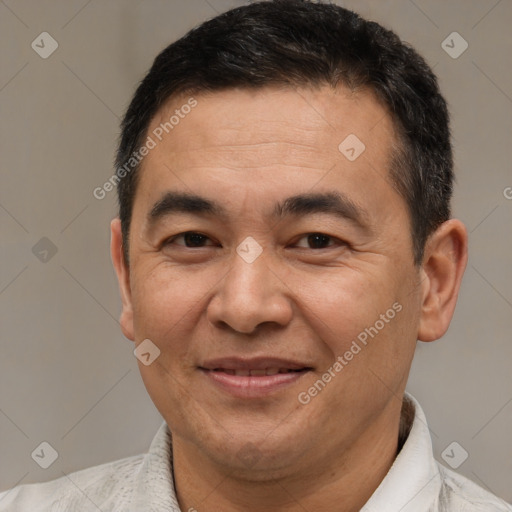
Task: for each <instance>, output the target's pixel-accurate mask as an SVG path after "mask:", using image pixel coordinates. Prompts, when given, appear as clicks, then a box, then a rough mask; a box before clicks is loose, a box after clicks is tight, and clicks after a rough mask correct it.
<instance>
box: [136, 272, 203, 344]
mask: <svg viewBox="0 0 512 512" xmlns="http://www.w3.org/2000/svg"><path fill="white" fill-rule="evenodd" d="M211 286H213V280H212V282H210V280H209V279H208V278H207V276H205V274H204V273H202V272H193V271H183V269H178V268H176V267H174V268H173V267H170V266H169V267H166V266H164V265H159V266H157V268H155V269H152V270H151V271H145V272H144V271H141V272H140V273H139V274H138V276H137V277H136V279H135V281H134V286H133V288H132V301H133V311H134V328H135V336H136V339H144V338H150V339H155V342H158V341H160V342H162V341H164V340H165V342H166V343H168V342H169V340H172V339H173V336H172V333H173V331H175V330H176V329H182V328H183V325H186V324H187V323H188V322H190V319H191V318H192V317H194V315H195V310H196V309H197V307H198V304H200V302H201V298H202V297H204V296H205V294H207V292H208V290H209V289H210V288H211Z"/></svg>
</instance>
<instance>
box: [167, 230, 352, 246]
mask: <svg viewBox="0 0 512 512" xmlns="http://www.w3.org/2000/svg"><path fill="white" fill-rule="evenodd" d="M186 235H199V236H201V237H204V238H206V239H210V238H209V237H208V236H207V235H204V234H203V233H200V232H198V231H185V232H183V233H179V234H177V235H174V236H173V237H171V238H168V239H167V240H165V241H164V243H163V246H167V245H173V242H174V241H175V240H176V239H178V238H180V237H185V236H186ZM310 236H319V237H323V238H327V239H329V240H331V241H334V242H335V243H334V244H333V245H330V246H328V247H321V248H320V249H330V248H332V247H335V246H336V245H338V246H346V245H348V244H347V243H346V242H344V241H343V240H340V239H339V238H336V237H333V236H331V235H326V234H324V233H319V232H312V233H306V234H304V235H302V236H301V237H300V238H299V239H298V240H302V239H303V238H305V237H308V238H309V237H310ZM210 240H211V239H210ZM184 247H185V248H186V249H202V248H203V247H204V246H198V247H187V246H186V245H185V246H184ZM302 249H304V247H302ZM309 249H311V250H320V249H318V248H316V249H315V248H311V247H309Z"/></svg>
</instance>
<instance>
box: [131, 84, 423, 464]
mask: <svg viewBox="0 0 512 512" xmlns="http://www.w3.org/2000/svg"><path fill="white" fill-rule="evenodd" d="M195 99H196V100H197V106H195V107H194V108H193V109H191V111H190V113H188V114H187V115H185V116H183V118H180V121H179V123H178V124H176V125H175V126H174V128H173V129H172V131H170V133H169V134H168V135H166V136H165V137H163V138H162V141H158V139H157V138H156V137H155V136H154V135H153V136H152V137H153V139H154V140H155V141H156V142H157V144H156V147H155V148H154V149H152V150H151V151H150V152H149V154H148V155H147V156H146V157H145V160H144V162H143V166H142V169H141V174H140V182H139V184H138V188H137V193H136V197H135V202H134V208H133V216H132V221H131V232H130V268H129V288H128V290H129V293H128V294H129V304H128V305H126V304H125V313H124V314H123V317H122V318H123V321H122V325H123V330H124V332H125V333H126V334H127V336H128V337H130V338H132V339H134V340H135V341H136V343H137V344H139V343H141V342H142V341H143V340H146V339H149V340H151V342H152V343H154V344H155V345H156V346H157V347H158V348H159V350H160V355H159V357H158V358H157V359H156V360H155V361H154V362H152V363H151V364H150V365H148V366H145V365H143V364H142V363H139V366H140V371H141V374H142V377H143V380H144V382H145V385H146V387H147V389H148V392H149V394H150V396H151V398H152V399H153V401H154V402H155V404H156V406H157V408H158V409H159V411H160V412H161V414H162V415H163V417H164V418H165V420H166V421H167V423H168V425H169V426H170V428H171V431H172V432H173V434H174V439H175V442H179V443H182V445H187V446H189V448H190V449H191V450H197V453H202V454H203V455H205V456H207V457H208V458H209V459H210V460H213V461H216V462H217V463H219V464H221V465H225V466H226V467H231V468H237V469H238V470H239V471H242V470H243V469H244V468H247V467H248V466H249V465H252V464H254V467H260V468H262V470H265V471H266V472H268V471H274V472H275V473H276V474H278V473H279V472H280V471H283V472H286V471H287V470H288V469H287V468H290V467H295V468H299V467H301V466H304V467H305V466H306V465H307V464H311V463H312V462H313V461H314V460H321V459H323V460H329V457H331V456H332V457H334V456H335V454H337V453H340V450H346V449H348V448H349V447H351V446H352V445H353V444H354V443H356V442H357V440H359V439H361V438H362V437H364V436H366V439H367V440H368V439H370V438H372V437H373V438H377V437H378V436H379V435H380V432H381V431H382V429H383V428H384V429H388V428H392V425H393V422H394V421H395V420H396V418H397V415H398V411H399V410H400V406H401V396H402V391H403V389H404V388H405V383H406V379H407V375H408V371H409V367H410V363H411V360H412V356H413V353H414V348H415V343H416V339H417V333H418V322H419V314H420V302H421V297H420V295H421V293H420V288H419V286H418V281H419V271H418V269H417V268H416V267H415V266H414V264H413V254H412V240H411V236H410V221H409V216H408V212H407V208H406V204H405V202H404V200H403V199H402V198H401V197H400V196H399V195H398V193H397V191H396V190H395V189H394V188H393V186H392V185H391V183H390V180H389V179H388V171H389V166H390V158H391V151H392V147H393V146H394V145H395V144H396V143H395V136H394V130H393V126H392V123H391V120H390V118H389V116H388V114H387V113H386V111H385V110H384V109H383V107H382V106H381V105H380V104H379V103H378V102H377V101H376V100H375V99H374V97H373V96H372V95H370V94H369V93H362V92H360V93H357V94H352V93H350V92H349V91H348V90H346V89H344V88H339V89H337V90H336V91H333V90H332V89H330V88H322V89H315V90H305V89H304V90H298V91H294V90H292V89H289V90H277V89H270V88H268V89H260V90H257V91H247V90H240V91H239V90H229V91H225V92H217V93H213V94H210V95H197V96H195ZM187 100H188V97H185V98H179V99H177V98H174V99H173V100H172V101H171V102H170V103H168V105H166V106H165V107H164V108H162V109H161V111H160V112H159V113H158V115H157V116H156V117H155V119H154V120H153V121H152V123H151V126H150V128H149V131H148V134H149V135H151V134H152V132H153V131H154V130H155V129H157V128H158V126H160V124H161V123H164V122H166V121H169V118H170V117H171V116H172V115H173V114H175V110H176V109H180V107H181V106H182V105H184V104H186V103H187ZM186 110H187V111H188V110H189V109H186ZM181 112H182V113H183V110H182V111H181ZM164 134H165V133H164ZM351 134H353V135H355V136H357V138H358V139H359V140H360V141H361V142H362V143H363V144H364V146H365V149H364V151H363V152H362V153H361V154H359V155H358V153H359V152H360V151H361V149H362V146H360V145H358V144H359V143H357V141H356V142H354V141H355V139H354V138H353V137H352V138H349V139H348V140H347V142H346V143H345V144H342V146H341V150H340V149H339V146H340V143H342V142H343V141H344V140H345V139H346V138H347V137H348V136H350V135H351ZM351 148H353V150H352V149H351ZM347 157H350V158H347ZM354 157H356V158H355V159H354ZM167 194H189V195H195V196H200V197H201V198H203V199H204V200H205V201H208V202H210V203H213V204H214V205H217V208H206V204H205V203H204V202H201V201H195V202H192V203H186V201H178V200H176V198H174V199H173V200H171V201H165V197H166V195H167ZM323 194H330V195H331V199H332V198H333V197H335V196H336V195H337V197H338V200H339V204H337V206H338V209H337V211H336V208H334V207H333V205H334V201H330V202H329V201H327V200H325V199H324V200H323V201H318V199H319V196H320V195H323ZM312 195H314V196H315V197H309V199H308V196H312ZM298 196H304V197H302V198H298ZM289 198H295V201H294V200H293V199H289ZM187 205H188V206H187ZM276 205H281V207H282V208H281V209H280V210H279V208H277V207H276ZM185 206H187V208H185ZM287 206H291V207H289V208H287ZM185 210H187V211H185ZM279 211H280V214H279V213H278V212H279ZM187 232H191V234H188V235H185V236H183V233H187ZM248 237H250V239H249V240H247V238H248ZM237 249H238V250H237ZM260 249H261V254H259V250H260ZM256 256H257V257H256ZM254 258H255V259H254ZM363 333H366V338H365V335H364V334H363ZM363 340H364V342H363ZM353 342H355V343H356V344H354V343H353ZM356 347H359V350H358V348H356ZM348 352H351V353H352V357H350V354H348ZM340 358H341V359H340ZM336 361H338V362H339V365H341V367H340V366H339V365H335V363H336ZM251 370H254V374H252V375H250V373H251ZM276 372H279V373H277V374H276ZM326 372H327V373H328V374H329V375H330V377H331V378H330V379H329V378H328V377H325V374H326ZM267 374H268V375H267ZM322 376H324V377H323V381H322V382H323V383H324V385H322V384H321V383H320V384H319V383H318V382H317V381H318V380H319V379H320V380H322ZM326 381H327V382H326ZM315 383H317V384H316V387H315ZM315 390H316V392H315ZM390 425H391V427H390ZM396 426H397V425H396ZM267 474H268V473H267Z"/></svg>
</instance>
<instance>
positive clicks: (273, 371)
mask: <svg viewBox="0 0 512 512" xmlns="http://www.w3.org/2000/svg"><path fill="white" fill-rule="evenodd" d="M216 371H221V372H224V373H227V374H228V375H236V376H238V377H249V376H254V377H263V376H265V375H277V374H278V373H289V372H293V371H298V370H290V369H288V368H265V369H263V370H233V369H228V368H216Z"/></svg>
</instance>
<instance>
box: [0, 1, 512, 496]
mask: <svg viewBox="0 0 512 512" xmlns="http://www.w3.org/2000/svg"><path fill="white" fill-rule="evenodd" d="M242 3H243V2H235V1H227V0H209V1H205V0H186V1H168V0H167V1H160V0H150V1H146V2H140V1H135V0H125V1H121V0H115V1H109V2H105V1H103V2H101V1H97V0H92V1H87V0H73V1H64V0H59V1H57V0H53V1H49V0H44V1H35V0H33V1H27V0H19V1H15V0H5V1H2V2H1V3H0V42H1V45H2V57H1V58H2V63H1V68H0V109H1V126H0V144H1V155H2V158H1V159H0V170H1V188H0V227H1V234H2V236H1V247H2V249H1V261H2V264H1V267H0V329H1V358H0V490H2V489H7V488H9V487H12V486H14V485H16V484H19V483H29V482H36V481H45V480H50V479H53V478H56V477H60V476H62V475H63V474H68V473H70V472H71V471H74V470H78V469H81V468H85V467H88V466H91V465H96V464H100V463H104V462H107V461H111V460H114V459H117V458H121V457H126V456H129V455H133V454H137V453H141V452H143V451H146V450H147V447H148V445H149V443H150V441H151V439H152V437H153V435H154V433H155V431H156V429H157V428H158V426H159V425H160V422H161V418H160V416H159V414H158V412H157V411H156V409H155V407H154V406H153V404H152V402H151V400H150V399H149V397H148V396H147V395H146V391H145V389H144V386H143V384H142V381H141V379H140V377H139V374H138V370H137V366H136V360H135V358H134V357H133V354H132V350H133V346H132V344H131V343H130V342H128V341H127V340H125V339H124V338H123V336H122V334H121V332H120V328H119V324H118V321H117V319H118V315H119V312H120V300H119V296H118V287H117V282H116V279H115V275H114V272H113V270H112V266H111V262H110V257H109V249H108V246H109V221H110V219H111V218H112V217H113V216H114V215H115V197H114V196H115V192H111V193H110V194H109V195H108V196H107V197H106V198H105V199H104V200H102V201H100V200H97V199H95V198H94V197H93V195H92V191H93V189H94V188H95V187H97V186H101V185H102V184H103V183H104V182H105V180H106V179H108V177H110V176H111V175H112V172H113V167H112V161H113V152H114V148H115V143H116V140H117V136H118V124H119V118H120V116H121V115H122V113H123V111H124V109H125V108H126V106H127V102H128V101H129V99H130V96H131V94H132V93H133V91H134V88H135V86H136V84H137V83H138V81H139V80H140V79H141V78H142V77H143V75H144V73H145V72H146V71H147V69H148V67H149V66H150V64H151V62H152V59H153V58H154V57H155V56H156V54H157V53H158V52H159V51H160V50H161V49H163V48H164V47H165V46H167V44H169V43H170V42H171V41H173V40H174V39H176V38H177V37H179V36H181V35H183V34H184V33H185V32H186V31H187V30H189V29H190V28H192V27H193V26H195V25H196V24H198V23H200V22H201V21H203V20H205V19H206V18H209V17H211V16H213V15H215V13H216V12H220V11H223V10H225V9H227V8H229V7H233V6H235V5H240V4H242ZM339 3H340V4H341V5H345V6H347V7H351V8H354V9H355V10H357V11H359V12H360V13H361V14H363V15H365V16H367V17H369V18H371V19H374V20H376V21H379V22H381V23H383V24H384V25H386V26H388V27H390V28H392V29H394V30H395V31H396V32H397V33H398V34H399V35H400V36H401V37H402V39H404V40H406V41H408V42H410V43H411V44H412V45H413V46H415V47H416V48H417V49H418V50H420V52H421V53H423V55H424V56H425V57H426V58H427V60H428V61H429V63H430V64H431V65H432V66H434V68H435V72H436V73H437V74H438V75H439V77H440V83H441V87H442V89H443V91H444V94H445V96H446V98H447V100H448V102H449V104H450V109H451V112H452V115H453V134H454V145H455V151H456V172H457V179H458V183H457V187H456V192H455V198H454V214H455V216H457V217H459V218H460V219H462V220H463V221H464V222H465V223H466V225H467V226H468V230H469V231H470V260H469V265H468V269H467V272H466V275H465V278H464V282H463V286H462V293H461V297H460V300H459V304H458V307H457V310H456V314H455V318H454V321H453V323H452V325H451V327H450V330H449V332H448V334H447V335H446V336H445V337H444V339H443V340H440V341H438V342H435V343H430V344H419V346H418V351H417V356H416V359H415V361H414V364H413V368H412V373H411V377H410V381H409V385H408V389H409V391H410V392H411V393H412V394H413V395H415V396H416V398H418V400H419V401H420V403H421V404H422V406H423V408H424V410H425V412H426V415H427V418H428V420H429V424H430V427H431V430H432V438H433V444H434V452H435V455H436V458H437V459H438V460H440V461H442V458H441V454H442V452H443V450H444V449H445V448H446V447H447V446H448V445H449V444H450V443H451V442H452V441H457V442H458V443H459V444H460V445H461V446H462V447H463V448H464V449H465V450H466V451H467V452H468V453H469V457H468V459H467V460H466V461H465V462H464V463H463V464H462V465H461V466H460V468H459V469H458V471H459V472H461V473H463V474H465V475H466V476H468V477H469V478H471V479H473V480H475V481H476V482H478V483H480V485H482V486H484V487H487V488H488V489H490V490H491V491H493V492H494V493H495V494H497V495H499V496H501V497H502V498H504V499H506V500H508V501H512V442H511V436H512V434H511V433H512V372H511V371H510V363H511V362H512V343H511V327H512V323H511V317H512V272H511V265H510V263H511V257H510V255H511V252H512V251H511V250H512V236H511V233H512V231H511V223H512V222H511V221H512V200H509V199H507V198H506V195H508V196H509V197H512V189H507V187H512V172H511V162H512V144H511V142H512V138H511V135H512V115H511V114H512V99H511V96H512V72H511V69H512V66H511V65H510V64H511V62H510V55H511V54H512V38H511V35H510V34H511V31H510V30H509V24H510V23H511V22H512V2H511V1H510V0H501V1H497V0H479V1H475V0H473V1H467V0H465V1H461V0H460V1H453V0H452V1H442V0H436V1H426V0H415V1H414V2H413V1H412V0H411V1H409V0H395V1H392V0H386V1H382V0H379V1H376V0H374V1H369V0H368V1H363V0H361V1H355V0H354V1H345V2H341V1H340V2H339ZM43 31H46V32H49V33H50V34H51V36H52V37H53V38H55V40H56V41H57V42H58V44H59V47H58V49H57V50H56V51H55V53H53V54H52V55H51V56H50V57H49V58H47V59H42V58H41V57H40V56H39V55H38V54H37V53H36V52H35V51H34V50H33V49H32V48H31V43H32V41H33V40H35V39H36V37H37V36H38V35H39V34H40V33H41V32H43ZM453 31H457V32H459V33H460V34H461V35H462V37H463V38H464V39H465V40H466V41H467V42H468V43H469V48H468V49H467V50H466V51H465V52H464V53H463V54H462V55H461V56H460V57H458V58H457V59H454V58H452V57H450V56H449V55H448V54H447V53H446V52H445V51H444V49H443V48H442V46H441V43H442V41H443V40H445V38H446V37H447V36H448V35H449V34H450V33H452V32H453ZM450 44H451V43H450ZM454 44H455V43H454ZM457 44H459V43H457ZM507 191H508V193H507ZM42 237H47V238H48V239H49V240H51V242H52V243H53V244H54V245H55V247H56V249H57V252H56V254H55V255H53V256H52V253H51V251H50V252H49V253H48V255H47V256H46V259H47V261H46V262H45V261H40V259H39V258H41V257H43V258H44V253H43V254H41V251H42V250H44V249H45V247H46V249H48V245H47V244H48V242H45V241H43V242H39V241H40V239H41V238H42ZM38 242H39V243H40V245H39V246H37V247H36V250H33V247H34V246H35V245H36V244H37V243H38ZM41 244H42V245H41ZM45 244H46V245H45ZM41 247H42V249H41ZM38 250H39V254H38ZM34 252H35V253H36V254H34ZM36 256H39V257H36ZM42 441H47V442H49V443H50V444H51V445H52V446H53V447H54V448H55V449H56V450H57V452H58V454H59V457H58V459H57V460H56V461H55V462H54V463H53V464H52V465H51V466H50V467H49V468H48V469H46V470H44V469H41V468H40V467H39V466H38V465H37V464H36V463H35V462H34V460H32V458H31V453H32V452H33V450H34V449H35V448H36V447H37V446H38V445H39V444H40V443H41V442H42ZM457 450H459V449H458V448H457ZM456 455H457V456H459V455H460V453H457V454H456Z"/></svg>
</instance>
